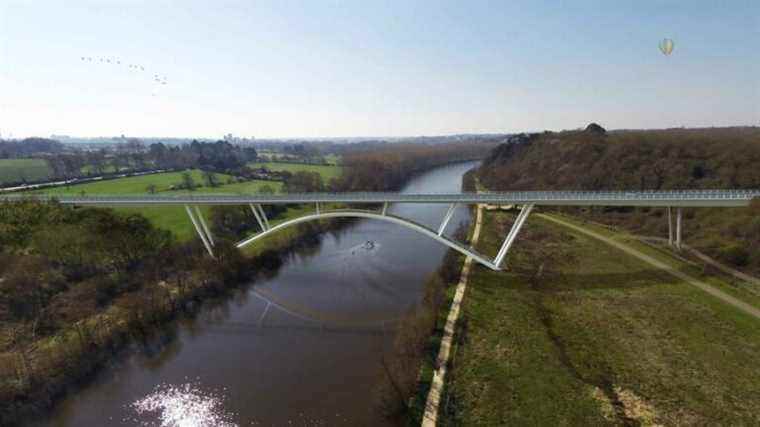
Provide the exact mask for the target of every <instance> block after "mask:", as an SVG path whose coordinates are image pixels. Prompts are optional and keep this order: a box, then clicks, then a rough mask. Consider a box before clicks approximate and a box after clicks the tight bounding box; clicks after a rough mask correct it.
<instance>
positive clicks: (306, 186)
mask: <svg viewBox="0 0 760 427" xmlns="http://www.w3.org/2000/svg"><path fill="white" fill-rule="evenodd" d="M323 188H324V186H323V184H322V175H320V174H319V173H317V172H307V171H298V172H296V173H294V174H293V175H292V176H291V177H290V178H288V179H287V180H286V181H285V191H287V192H289V193H313V192H318V191H322V190H323Z"/></svg>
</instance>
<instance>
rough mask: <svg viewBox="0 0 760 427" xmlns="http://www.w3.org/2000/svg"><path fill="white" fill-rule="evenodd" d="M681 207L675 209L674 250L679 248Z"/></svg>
mask: <svg viewBox="0 0 760 427" xmlns="http://www.w3.org/2000/svg"><path fill="white" fill-rule="evenodd" d="M681 217H682V214H681V208H678V209H676V250H679V251H680V250H681Z"/></svg>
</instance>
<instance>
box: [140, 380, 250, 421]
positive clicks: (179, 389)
mask: <svg viewBox="0 0 760 427" xmlns="http://www.w3.org/2000/svg"><path fill="white" fill-rule="evenodd" d="M223 403H224V395H223V394H222V393H219V392H216V391H211V392H209V391H205V390H202V389H201V387H200V385H199V384H195V383H185V384H180V385H171V384H161V385H159V386H157V387H156V388H155V390H154V391H153V392H152V393H150V394H148V395H147V396H145V397H143V398H142V399H140V400H138V401H136V402H134V403H132V405H130V406H131V408H132V409H133V410H134V411H135V412H136V413H137V415H138V417H137V418H140V420H133V421H136V422H138V423H139V424H140V425H143V426H161V427H206V426H223V427H232V426H237V424H236V423H234V422H233V421H232V417H233V414H231V413H228V412H225V410H224V407H223ZM144 416H151V418H152V417H153V416H155V417H156V418H155V419H154V420H152V421H146V420H143V419H142V418H143V417H144Z"/></svg>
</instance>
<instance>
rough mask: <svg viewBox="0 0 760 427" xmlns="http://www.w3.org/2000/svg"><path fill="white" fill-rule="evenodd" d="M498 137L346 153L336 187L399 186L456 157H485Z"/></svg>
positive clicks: (369, 188)
mask: <svg viewBox="0 0 760 427" xmlns="http://www.w3.org/2000/svg"><path fill="white" fill-rule="evenodd" d="M496 145H497V142H496V140H490V139H487V140H478V141H466V142H451V143H442V144H420V143H416V144H411V143H410V144H407V143H396V144H384V145H381V146H380V148H377V149H373V150H367V151H354V152H350V153H347V154H345V155H344V157H343V165H344V166H345V167H346V171H345V172H344V173H343V176H342V177H341V179H340V180H339V181H338V182H336V183H334V187H333V190H336V191H391V190H398V189H399V188H401V186H402V185H403V184H404V183H405V182H406V181H407V180H408V179H409V178H410V177H411V176H413V175H414V174H417V173H420V172H422V171H424V170H427V169H430V168H433V167H436V166H440V165H444V164H447V163H453V162H457V161H465V160H474V159H482V158H483V157H484V156H485V155H486V154H487V153H488V152H489V151H490V150H491V149H492V148H494V147H495V146H496Z"/></svg>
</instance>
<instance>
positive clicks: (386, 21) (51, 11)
mask: <svg viewBox="0 0 760 427" xmlns="http://www.w3.org/2000/svg"><path fill="white" fill-rule="evenodd" d="M664 37H669V38H672V39H673V40H674V41H675V49H674V51H673V53H672V55H670V56H667V57H666V56H665V55H663V54H662V53H660V51H659V50H658V48H657V44H658V42H659V40H660V39H662V38H664ZM83 56H84V57H93V58H95V59H96V58H99V57H108V58H116V59H119V60H120V61H122V65H121V66H117V65H115V64H105V63H102V64H101V63H99V62H97V60H95V61H94V62H92V63H90V62H87V61H82V60H81V57H83ZM127 64H139V65H142V66H144V67H145V69H146V71H145V72H139V71H135V70H133V69H130V68H128V65H127ZM154 74H158V75H160V76H162V77H163V76H165V78H166V80H167V84H166V85H161V84H156V83H154V82H153V75H154ZM758 76H760V2H758V1H756V0H751V1H749V0H748V1H735V2H732V1H722V2H718V1H715V2H702V1H684V2H676V1H630V2H628V1H574V2H562V1H546V2H537V1H525V2H517V1H515V2H511V1H380V2H374V1H352V2H335V1H272V2H263V1H262V2H258V1H214V2H212V1H171V2H170V1H156V0H154V1H137V0H133V1H120V0H110V1H105V0H104V1H79V0H67V1H65V2H64V1H43V0H33V1H11V0H0V133H2V134H3V135H4V136H7V135H8V133H9V132H12V133H13V134H14V136H28V135H43V136H47V135H50V134H54V133H55V134H69V135H82V136H98V135H120V134H126V135H137V136H198V137H219V136H221V135H222V134H225V133H232V134H234V135H238V136H246V137H250V136H255V137H318V136H403V135H434V134H454V133H480V132H513V131H524V130H542V129H552V130H559V129H569V128H577V127H581V126H584V125H585V124H587V123H588V122H590V121H596V122H598V123H600V124H602V125H603V126H605V127H607V128H661V127H671V126H725V125H748V124H760V77H758Z"/></svg>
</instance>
